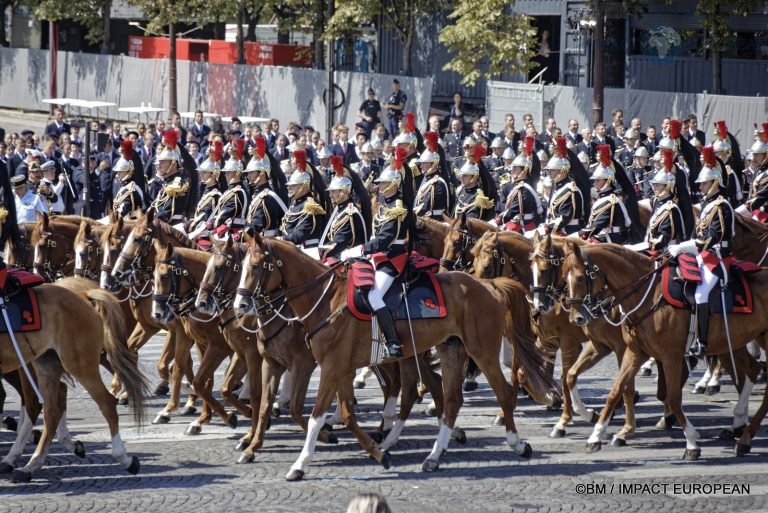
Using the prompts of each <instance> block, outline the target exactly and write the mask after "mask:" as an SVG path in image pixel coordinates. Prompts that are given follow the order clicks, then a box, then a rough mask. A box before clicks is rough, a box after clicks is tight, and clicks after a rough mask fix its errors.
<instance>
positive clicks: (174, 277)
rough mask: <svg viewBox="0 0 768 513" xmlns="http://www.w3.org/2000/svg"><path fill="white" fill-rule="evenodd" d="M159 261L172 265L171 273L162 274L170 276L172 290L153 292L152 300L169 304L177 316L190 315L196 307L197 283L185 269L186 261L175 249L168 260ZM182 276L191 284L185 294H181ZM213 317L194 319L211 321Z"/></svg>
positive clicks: (163, 277) (162, 277) (165, 276)
mask: <svg viewBox="0 0 768 513" xmlns="http://www.w3.org/2000/svg"><path fill="white" fill-rule="evenodd" d="M159 263H160V264H164V265H168V266H170V273H168V274H167V275H164V276H161V277H160V279H161V280H163V279H168V278H170V280H171V292H170V293H169V294H152V301H156V302H158V303H160V304H166V305H168V306H169V307H170V308H171V309H172V310H173V313H174V314H175V315H176V316H177V317H187V316H189V315H190V314H191V313H192V311H193V310H194V309H195V300H196V299H197V285H196V283H195V282H194V280H193V279H192V277H191V276H190V275H189V272H188V271H187V270H186V269H184V262H183V261H182V259H181V256H179V255H177V254H176V252H175V251H174V252H173V253H172V254H171V258H169V259H168V260H161V261H160V262H159ZM182 278H183V279H184V280H185V281H186V282H187V284H188V285H189V292H187V294H185V295H184V296H181V294H180V290H181V280H182ZM212 319H213V317H212V318H211V319H207V320H199V319H194V320H198V321H199V322H210V321H211V320H212Z"/></svg>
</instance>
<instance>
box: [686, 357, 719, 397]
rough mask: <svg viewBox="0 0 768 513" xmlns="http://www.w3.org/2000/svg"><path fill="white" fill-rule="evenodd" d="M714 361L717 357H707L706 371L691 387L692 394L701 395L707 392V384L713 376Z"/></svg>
mask: <svg viewBox="0 0 768 513" xmlns="http://www.w3.org/2000/svg"><path fill="white" fill-rule="evenodd" d="M716 360H717V357H715V356H710V357H707V370H706V371H704V375H703V376H702V377H701V379H700V380H699V381H697V382H696V384H695V385H693V390H691V393H692V394H703V393H704V392H705V391H706V390H707V383H709V380H710V379H712V376H713V375H714V371H715V366H716V363H715V362H716Z"/></svg>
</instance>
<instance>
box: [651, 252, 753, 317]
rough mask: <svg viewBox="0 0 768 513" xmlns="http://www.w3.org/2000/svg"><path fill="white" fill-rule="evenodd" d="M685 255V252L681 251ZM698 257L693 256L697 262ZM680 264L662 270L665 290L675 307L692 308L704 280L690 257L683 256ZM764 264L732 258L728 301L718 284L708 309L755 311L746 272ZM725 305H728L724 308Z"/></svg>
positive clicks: (742, 312) (728, 311) (711, 294)
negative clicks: (684, 258)
mask: <svg viewBox="0 0 768 513" xmlns="http://www.w3.org/2000/svg"><path fill="white" fill-rule="evenodd" d="M680 256H683V255H680ZM695 262H696V260H695V259H694V260H693V263H695ZM678 263H679V266H678V265H674V264H671V265H669V266H667V267H666V268H664V271H663V272H662V293H663V295H664V299H665V300H666V301H667V303H669V304H670V305H672V306H674V307H675V308H688V309H693V307H694V305H695V304H696V302H695V300H694V293H695V292H696V286H697V285H698V284H699V283H700V282H701V275H700V273H699V269H698V266H696V268H695V269H694V268H693V266H692V265H691V263H690V260H687V261H683V260H682V259H680V260H679V261H678ZM760 269H761V268H760V267H758V266H757V265H755V264H753V263H752V262H745V261H742V260H733V261H732V262H730V272H729V273H728V285H727V286H726V288H725V291H724V292H725V305H723V301H722V298H721V296H720V285H719V284H718V285H717V286H716V287H715V288H714V289H712V292H711V293H710V294H709V310H710V312H712V313H722V312H723V309H725V311H726V312H727V313H737V314H749V313H752V290H751V289H750V286H749V280H748V279H747V276H746V274H747V273H751V272H756V271H759V270H760ZM723 307H725V308H723Z"/></svg>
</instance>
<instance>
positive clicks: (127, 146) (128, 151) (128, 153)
mask: <svg viewBox="0 0 768 513" xmlns="http://www.w3.org/2000/svg"><path fill="white" fill-rule="evenodd" d="M120 153H121V154H122V156H123V159H124V160H133V141H131V140H130V139H123V142H121V143H120Z"/></svg>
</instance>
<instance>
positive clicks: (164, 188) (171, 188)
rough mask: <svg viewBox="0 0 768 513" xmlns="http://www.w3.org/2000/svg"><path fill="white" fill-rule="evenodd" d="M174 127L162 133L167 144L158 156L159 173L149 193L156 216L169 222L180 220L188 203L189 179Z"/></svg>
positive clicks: (156, 159)
mask: <svg viewBox="0 0 768 513" xmlns="http://www.w3.org/2000/svg"><path fill="white" fill-rule="evenodd" d="M176 139H177V134H176V131H175V130H172V129H171V130H166V131H165V132H163V140H164V141H165V147H164V148H163V150H162V151H161V152H160V153H159V154H158V155H157V157H156V158H155V170H156V175H155V177H154V178H153V179H152V181H151V182H150V191H149V195H150V198H152V205H151V206H152V207H153V208H154V209H155V218H156V219H160V220H161V221H165V222H166V223H169V224H177V223H181V222H182V221H183V220H184V211H185V210H186V209H187V204H188V203H189V200H190V198H189V182H188V181H187V179H186V178H185V177H184V175H183V174H182V173H181V153H180V151H179V148H178V145H177V141H176Z"/></svg>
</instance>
